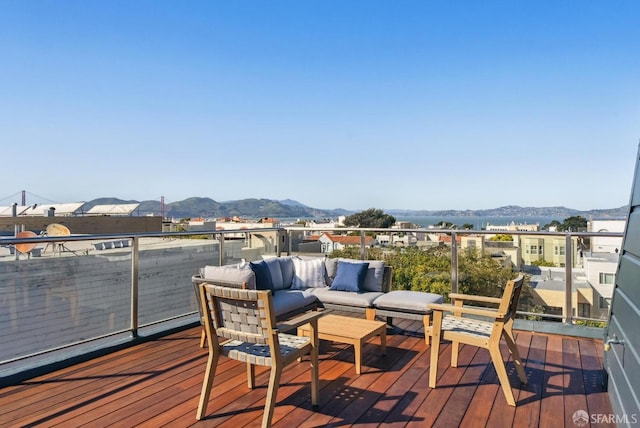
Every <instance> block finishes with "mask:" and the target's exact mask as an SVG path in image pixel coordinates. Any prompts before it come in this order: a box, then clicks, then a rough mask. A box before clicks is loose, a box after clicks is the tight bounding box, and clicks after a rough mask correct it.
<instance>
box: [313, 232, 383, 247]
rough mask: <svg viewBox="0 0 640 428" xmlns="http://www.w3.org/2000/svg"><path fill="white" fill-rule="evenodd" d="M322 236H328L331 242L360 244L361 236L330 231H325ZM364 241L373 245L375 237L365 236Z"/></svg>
mask: <svg viewBox="0 0 640 428" xmlns="http://www.w3.org/2000/svg"><path fill="white" fill-rule="evenodd" d="M322 236H326V237H327V238H329V239H330V240H331V242H337V243H339V244H342V245H360V237H359V236H345V235H330V234H328V233H323V234H322ZM364 243H365V245H371V244H372V243H373V237H371V236H365V237H364Z"/></svg>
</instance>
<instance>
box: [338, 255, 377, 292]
mask: <svg viewBox="0 0 640 428" xmlns="http://www.w3.org/2000/svg"><path fill="white" fill-rule="evenodd" d="M367 269H369V263H349V262H343V261H342V260H340V261H338V268H337V269H336V277H335V278H334V279H333V283H331V290H337V291H360V290H362V288H363V287H364V279H365V278H366V276H367Z"/></svg>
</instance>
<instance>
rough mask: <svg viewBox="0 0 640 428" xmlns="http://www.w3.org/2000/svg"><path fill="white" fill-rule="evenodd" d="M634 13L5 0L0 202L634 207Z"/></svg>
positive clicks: (544, 6) (631, 9) (614, 6)
mask: <svg viewBox="0 0 640 428" xmlns="http://www.w3.org/2000/svg"><path fill="white" fill-rule="evenodd" d="M638 16H640V3H639V2H636V1H624V0H623V1H616V2H610V1H517V2H514V1H451V2H445V1H373V0H369V1H332V0H324V1H224V2H223V1H217V2H216V1H187V2H176V1H159V0H154V1H128V0H127V1H117V0H116V1H113V0H110V1H106V0H105V1H87V0H83V1H57V0H56V1H46V0H38V1H25V0H9V1H7V0H0V142H1V147H2V159H3V175H4V180H3V185H2V186H1V187H0V189H2V190H0V205H9V204H11V203H13V202H20V201H19V198H17V197H16V196H15V195H16V194H18V193H19V192H20V191H21V190H26V191H27V194H28V200H27V203H33V202H38V201H37V200H35V199H38V198H34V195H35V196H38V197H41V198H42V199H43V200H44V201H45V202H77V201H89V200H92V199H94V198H98V197H118V198H121V199H127V200H128V199H135V200H149V199H155V200H159V199H160V197H161V196H164V198H165V201H166V202H175V201H180V200H183V199H185V198H187V197H192V196H201V197H210V198H212V199H214V200H217V201H226V200H235V199H244V198H268V199H277V200H280V199H287V198H289V199H295V200H297V201H299V202H301V203H304V204H305V205H309V206H312V207H317V208H345V209H350V210H359V209H366V208H371V207H375V208H382V209H394V208H405V209H427V210H432V209H485V208H494V207H499V206H503V205H511V204H514V205H521V206H557V205H563V206H567V207H570V208H576V209H585V210H587V209H592V208H613V207H618V206H621V205H625V204H627V203H628V201H629V194H630V191H631V179H632V175H633V169H634V165H635V159H636V155H637V151H638V141H639V139H640V73H639V71H640V47H639V44H638V41H640V26H638V24H637V18H638ZM2 198H4V199H2Z"/></svg>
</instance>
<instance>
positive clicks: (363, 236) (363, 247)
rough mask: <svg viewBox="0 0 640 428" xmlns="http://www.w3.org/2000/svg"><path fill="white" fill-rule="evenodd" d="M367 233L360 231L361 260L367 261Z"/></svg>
mask: <svg viewBox="0 0 640 428" xmlns="http://www.w3.org/2000/svg"><path fill="white" fill-rule="evenodd" d="M366 237H367V235H366V233H365V231H364V230H361V231H360V259H361V260H366V259H367V248H366V243H367V240H366Z"/></svg>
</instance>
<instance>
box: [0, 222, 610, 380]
mask: <svg viewBox="0 0 640 428" xmlns="http://www.w3.org/2000/svg"><path fill="white" fill-rule="evenodd" d="M319 232H327V233H330V234H345V233H352V234H356V235H358V236H359V237H360V239H359V245H357V246H358V247H359V248H358V251H359V254H360V257H361V258H362V259H363V260H366V259H367V258H368V257H369V253H370V252H371V249H370V248H367V246H366V245H365V243H366V242H367V241H366V237H367V236H368V235H376V236H378V237H380V241H384V239H382V237H383V236H385V237H388V240H387V241H384V243H383V244H378V246H381V247H382V248H383V249H385V250H386V251H395V250H394V249H398V251H401V250H402V248H403V247H405V248H406V247H409V246H418V247H420V246H424V247H425V248H429V247H432V246H435V245H436V244H437V245H438V246H440V247H444V248H449V251H450V259H451V269H450V272H449V275H450V278H451V292H455V291H456V290H457V289H458V285H459V283H460V282H459V281H460V272H459V269H460V266H459V253H460V250H462V249H463V248H462V247H465V246H468V245H470V244H469V242H470V241H469V240H470V239H471V237H482V236H483V235H488V234H493V235H495V234H496V232H491V231H466V230H465V231H460V230H427V229H374V228H320V227H313V228H303V227H284V228H264V229H263V228H259V229H235V230H216V231H197V232H170V233H169V232H162V233H160V232H159V233H132V234H99V235H71V236H63V237H47V236H41V237H37V238H14V237H7V238H2V239H0V303H2V311H1V312H0V324H1V325H3V326H5V327H6V328H3V329H2V330H1V331H0V342H1V343H2V346H1V347H0V378H2V377H4V376H8V375H12V374H15V373H20V372H25V371H29V370H38V368H39V367H42V366H44V365H48V364H56V363H58V362H60V361H65V360H68V359H69V358H73V357H76V356H78V355H83V354H87V353H91V352H100V351H101V350H104V349H108V348H110V347H113V346H121V345H126V344H130V343H132V342H135V341H139V340H146V339H147V338H149V337H153V336H154V335H157V334H163V333H164V332H166V331H169V330H171V329H175V328H184V327H185V326H190V325H195V324H196V323H198V322H199V320H198V315H197V313H198V312H197V306H196V299H195V295H194V293H193V288H192V283H191V277H192V275H195V274H197V273H199V270H200V268H202V267H204V266H206V265H229V264H234V263H240V262H241V261H243V260H244V261H252V260H258V259H260V258H261V257H262V256H265V255H280V254H306V255H315V256H327V255H328V254H330V253H331V250H332V248H330V245H329V244H327V245H325V246H324V247H323V246H322V245H324V244H322V243H321V242H320V243H319V242H317V241H314V240H312V239H310V236H311V235H314V234H317V233H319ZM508 233H509V234H511V235H513V236H514V237H518V239H519V240H520V244H522V240H523V239H525V238H524V237H526V236H530V237H531V238H527V239H538V238H540V237H547V236H550V237H553V238H555V239H556V240H558V242H564V244H565V247H566V248H565V259H564V260H567V262H566V266H565V268H564V269H565V273H564V280H565V284H564V294H562V291H561V292H560V294H561V295H562V296H563V299H562V300H563V304H562V306H563V308H562V313H560V314H558V313H547V314H541V313H539V312H531V313H528V312H523V313H521V314H520V315H522V316H524V317H529V318H535V317H538V318H539V317H540V316H541V315H544V318H545V319H557V320H559V321H562V322H555V323H552V324H555V325H556V327H555V328H556V329H560V328H561V326H570V325H573V324H575V322H576V321H603V320H602V319H601V318H592V317H590V316H584V315H585V314H584V313H581V312H580V311H579V310H577V309H578V308H577V307H576V305H575V304H574V301H575V299H576V297H575V292H574V288H575V287H574V279H575V275H574V274H573V273H574V271H575V270H576V268H575V267H574V266H573V265H574V264H575V263H573V259H572V256H573V255H574V253H576V254H577V252H576V249H575V248H574V246H575V243H576V239H577V238H579V237H580V238H582V239H585V238H591V237H614V238H621V237H622V234H621V233H586V232H567V233H557V232H511V231H510V232H508ZM426 235H428V236H426ZM429 236H431V237H435V236H447V237H448V239H447V240H442V241H437V242H434V241H429V240H428V239H427V238H429ZM463 237H466V238H464V239H463ZM409 238H410V239H409ZM463 241H464V243H463ZM399 242H402V245H400V244H399ZM405 242H406V244H405ZM443 242H444V243H443ZM21 244H34V245H29V246H28V247H27V248H29V247H33V248H32V249H31V250H30V251H25V252H21V251H19V249H22V250H24V249H25V248H24V247H21ZM426 244H429V245H426ZM432 244H433V245H432ZM476 245H478V244H476ZM447 246H448V247H447ZM36 250H37V251H36ZM518 264H520V261H518V263H516V265H518ZM396 286H398V287H406V286H407V284H400V283H398V284H396ZM592 303H593V302H592ZM574 312H575V313H574ZM604 321H606V319H605V320H604ZM541 324H542V323H540V322H539V321H531V322H527V323H525V324H523V327H524V328H530V329H533V330H537V329H539V328H540V327H539V326H540V325H541Z"/></svg>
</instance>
